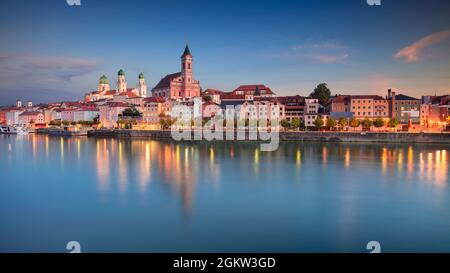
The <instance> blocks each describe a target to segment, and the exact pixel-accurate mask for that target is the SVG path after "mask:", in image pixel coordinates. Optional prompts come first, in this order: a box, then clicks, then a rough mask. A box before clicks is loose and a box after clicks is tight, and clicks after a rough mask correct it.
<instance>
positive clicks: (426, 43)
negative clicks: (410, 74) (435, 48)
mask: <svg viewBox="0 0 450 273" xmlns="http://www.w3.org/2000/svg"><path fill="white" fill-rule="evenodd" d="M449 37H450V30H447V31H441V32H436V33H433V34H431V35H428V36H426V37H424V38H422V39H420V40H418V41H416V42H414V43H412V44H411V45H409V46H407V47H405V48H403V49H401V50H400V51H398V52H397V53H396V54H395V55H394V57H395V58H396V59H404V61H405V62H407V63H413V62H417V61H419V59H420V56H421V55H422V51H423V50H425V49H426V48H427V47H430V46H432V45H435V44H438V43H440V42H442V41H444V40H446V39H448V38H449Z"/></svg>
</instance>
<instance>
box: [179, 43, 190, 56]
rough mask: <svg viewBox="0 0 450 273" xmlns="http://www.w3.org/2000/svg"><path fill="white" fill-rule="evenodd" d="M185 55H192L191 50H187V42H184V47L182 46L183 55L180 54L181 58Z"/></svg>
mask: <svg viewBox="0 0 450 273" xmlns="http://www.w3.org/2000/svg"><path fill="white" fill-rule="evenodd" d="M186 55H191V57H192V54H191V51H190V50H189V45H188V44H186V47H185V48H184V52H183V55H181V58H183V57H184V56H186Z"/></svg>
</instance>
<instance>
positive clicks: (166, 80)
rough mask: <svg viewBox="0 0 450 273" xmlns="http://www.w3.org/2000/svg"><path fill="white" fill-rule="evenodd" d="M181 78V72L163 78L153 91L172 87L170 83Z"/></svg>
mask: <svg viewBox="0 0 450 273" xmlns="http://www.w3.org/2000/svg"><path fill="white" fill-rule="evenodd" d="M180 76H181V72H178V73H173V74H169V75H166V76H165V77H164V78H162V79H161V80H160V81H159V83H158V84H157V85H156V86H155V88H153V89H161V88H167V87H169V86H170V82H171V81H172V80H173V79H175V78H177V77H180Z"/></svg>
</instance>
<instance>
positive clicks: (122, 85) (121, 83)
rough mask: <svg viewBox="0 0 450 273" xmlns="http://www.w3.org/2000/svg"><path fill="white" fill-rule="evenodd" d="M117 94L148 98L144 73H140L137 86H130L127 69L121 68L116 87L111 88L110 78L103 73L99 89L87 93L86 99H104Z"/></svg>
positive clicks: (112, 97) (99, 81)
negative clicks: (126, 75)
mask: <svg viewBox="0 0 450 273" xmlns="http://www.w3.org/2000/svg"><path fill="white" fill-rule="evenodd" d="M115 96H126V97H128V98H130V97H133V98H139V97H141V98H146V97H147V84H146V83H145V77H144V73H140V74H139V75H138V83H137V85H136V87H135V88H128V87H127V81H126V78H125V71H124V70H123V69H120V70H119V71H118V72H117V82H116V89H111V86H110V84H109V79H108V77H107V76H106V75H102V76H101V77H100V78H99V80H98V86H97V91H93V92H90V93H87V94H86V96H85V101H98V100H102V99H114V97H115Z"/></svg>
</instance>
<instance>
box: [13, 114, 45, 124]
mask: <svg viewBox="0 0 450 273" xmlns="http://www.w3.org/2000/svg"><path fill="white" fill-rule="evenodd" d="M19 124H20V125H23V126H34V125H36V124H41V125H42V124H45V117H44V114H43V113H41V112H38V111H27V112H23V113H22V114H20V115H19Z"/></svg>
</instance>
